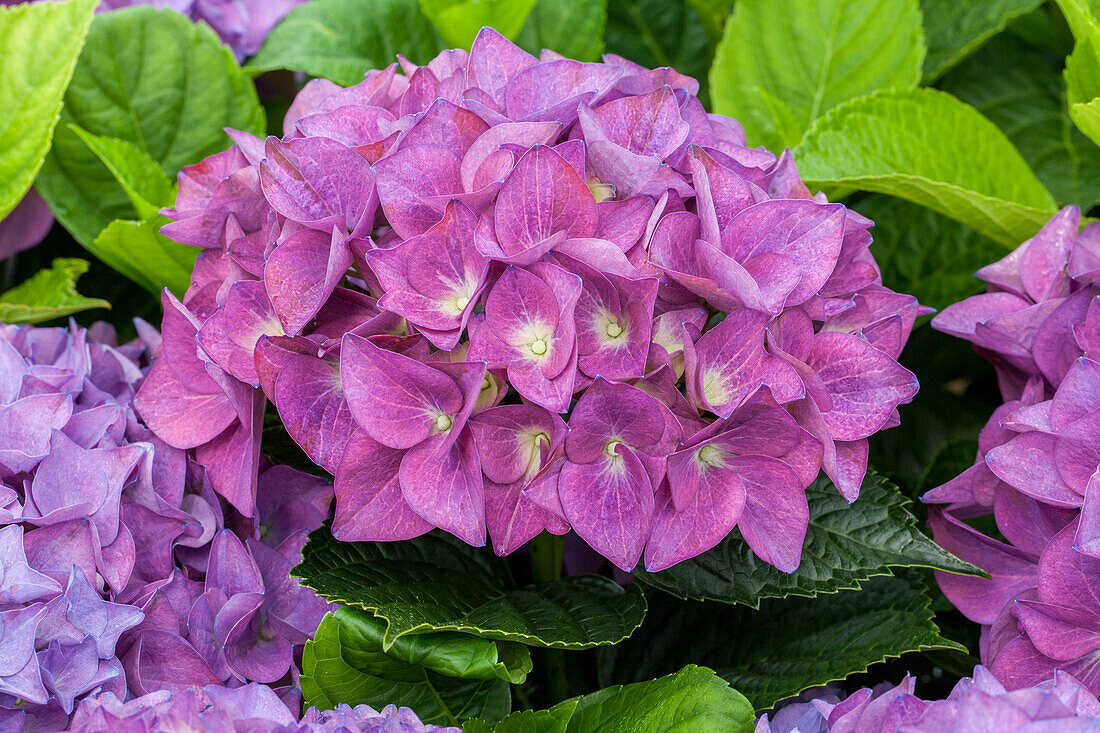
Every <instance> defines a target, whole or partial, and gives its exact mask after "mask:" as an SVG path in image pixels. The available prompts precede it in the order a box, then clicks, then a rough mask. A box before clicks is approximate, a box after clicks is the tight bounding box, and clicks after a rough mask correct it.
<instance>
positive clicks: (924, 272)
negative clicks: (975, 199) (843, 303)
mask: <svg viewBox="0 0 1100 733" xmlns="http://www.w3.org/2000/svg"><path fill="white" fill-rule="evenodd" d="M852 208H854V209H856V210H857V211H859V213H861V214H863V215H864V216H866V217H869V218H870V219H872V220H873V221H874V222H875V228H874V229H872V230H871V234H872V235H873V236H874V238H875V241H874V244H873V245H871V252H872V253H873V254H874V255H875V260H876V261H877V262H878V264H879V267H880V268H881V269H882V281H883V282H884V283H885V284H886V285H887V286H888V287H890V288H892V289H894V290H896V291H897V292H899V293H911V294H912V295H915V296H917V300H919V301H920V302H921V303H922V304H924V305H929V306H932V307H933V308H936V309H937V310H942V309H943V308H945V307H947V306H948V305H951V304H952V303H957V302H959V301H960V300H962V299H963V298H966V297H968V296H970V295H974V294H975V293H979V292H981V291H982V290H984V289H985V283H984V282H982V281H981V280H979V279H978V278H976V277H974V273H975V272H976V271H977V270H978V269H979V268H981V267H984V266H985V265H988V264H989V263H990V262H994V261H995V260H998V259H1000V258H1001V257H1003V256H1004V248H1003V247H1002V246H1001V245H1000V244H998V243H997V242H994V241H993V240H992V239H990V238H988V237H986V236H983V235H981V234H978V233H977V232H975V231H974V230H973V229H971V228H970V227H967V226H965V225H963V224H960V223H959V222H957V221H953V220H951V219H948V218H947V217H946V216H944V215H943V214H938V213H936V212H935V211H932V210H931V209H926V208H924V207H923V206H918V205H917V204H912V203H909V202H908V201H900V200H898V199H895V198H891V197H889V196H884V195H881V194H871V195H870V196H867V197H866V198H864V199H862V200H860V201H858V202H856V203H853V204H852Z"/></svg>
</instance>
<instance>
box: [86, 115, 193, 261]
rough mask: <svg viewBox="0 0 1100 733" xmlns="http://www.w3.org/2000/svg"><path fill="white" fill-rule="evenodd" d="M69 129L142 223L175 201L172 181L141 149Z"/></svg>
mask: <svg viewBox="0 0 1100 733" xmlns="http://www.w3.org/2000/svg"><path fill="white" fill-rule="evenodd" d="M69 129H71V130H72V131H73V132H75V133H76V134H77V137H79V138H80V139H81V140H83V141H84V144H85V145H87V146H88V148H89V149H91V151H92V152H93V153H95V156H96V157H97V158H99V159H100V160H101V161H102V162H103V165H105V166H107V170H109V171H110V172H111V175H113V176H114V177H115V180H116V181H118V185H120V186H122V190H123V191H125V192H126V196H127V197H128V198H129V199H130V203H131V204H132V205H133V207H134V209H135V210H136V211H137V213H138V216H140V217H141V218H142V219H149V218H151V217H153V216H154V215H155V214H156V213H157V211H159V210H160V209H162V208H164V207H166V206H171V205H172V202H173V201H175V199H176V191H175V186H173V185H172V181H170V180H169V179H168V176H166V175H164V171H163V170H161V168H160V166H159V165H157V162H156V161H155V160H153V159H152V158H150V157H149V156H148V155H147V154H146V153H145V152H144V151H142V150H141V148H139V147H138V146H136V145H134V144H133V143H129V142H126V141H125V140H119V139H118V138H113V137H103V136H101V135H93V134H92V133H90V132H88V131H87V130H85V129H83V128H81V127H80V126H78V125H69ZM178 246H181V247H182V246H184V245H178ZM188 249H193V248H191V247H188Z"/></svg>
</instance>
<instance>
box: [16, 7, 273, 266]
mask: <svg viewBox="0 0 1100 733" xmlns="http://www.w3.org/2000/svg"><path fill="white" fill-rule="evenodd" d="M61 120H62V122H63V123H64V124H62V125H61V126H59V127H58V129H57V132H56V134H55V136H54V145H53V149H52V150H51V151H50V154H49V156H47V158H46V163H45V165H44V166H43V168H42V173H41V174H40V175H39V178H38V187H39V190H40V191H41V192H42V196H43V197H44V198H45V199H46V201H47V202H48V203H49V204H50V209H52V210H53V212H54V215H55V216H57V218H58V219H59V220H60V221H61V223H62V224H63V225H64V226H65V228H66V229H68V230H69V231H70V232H71V233H72V234H73V236H74V237H76V239H77V240H78V241H79V242H80V243H81V244H83V245H84V246H85V247H88V248H89V249H92V251H93V253H94V254H98V253H97V252H95V249H94V247H95V239H96V237H97V236H98V235H99V233H100V232H101V231H103V229H104V227H106V226H107V224H109V223H110V222H111V221H113V220H115V219H135V218H137V211H136V210H135V208H134V206H133V204H131V202H130V199H129V197H128V196H127V195H126V192H125V191H124V190H123V188H122V186H120V185H119V184H118V182H117V181H116V180H115V177H114V176H113V175H112V174H111V171H110V170H108V169H107V167H106V166H105V165H104V164H103V162H102V161H101V160H100V159H99V158H98V157H97V156H96V155H95V153H93V152H92V151H91V150H90V149H89V148H88V146H87V145H85V144H84V141H82V140H81V139H80V138H79V137H78V136H77V134H76V133H75V132H73V131H72V130H71V129H69V127H68V125H69V124H70V123H71V124H76V125H78V126H79V127H81V128H83V129H84V130H86V131H87V132H89V133H91V134H93V135H99V136H104V137H109V138H116V139H118V140H123V141H126V142H129V143H131V144H133V145H134V146H136V147H137V148H138V149H139V150H141V151H142V152H143V153H145V154H146V155H147V156H148V157H149V158H150V159H152V160H153V161H155V162H156V163H157V164H158V165H159V166H160V167H161V168H162V169H163V171H164V173H165V174H166V175H167V176H169V178H174V177H175V175H176V173H177V172H178V171H179V169H180V168H181V167H182V166H184V165H187V164H190V163H197V162H198V161H199V160H201V159H202V158H203V157H205V156H207V155H210V154H211V153H215V152H218V151H220V150H224V149H225V148H226V147H228V144H229V139H228V138H227V137H226V135H225V132H224V130H223V128H225V127H233V128H237V129H241V130H247V131H249V132H252V133H255V134H262V133H263V131H264V114H263V108H261V107H260V104H259V101H258V99H257V97H256V90H255V88H254V87H253V85H252V80H251V79H250V78H249V77H248V75H246V74H244V73H243V72H242V71H241V70H240V69H239V68H238V67H237V62H236V60H235V59H234V58H233V54H232V52H231V51H230V50H229V49H228V48H227V47H226V46H224V45H222V43H221V41H220V40H218V37H217V35H215V34H214V32H213V31H212V30H210V27H209V26H207V25H206V24H205V23H192V22H191V21H190V20H188V19H187V18H185V17H183V16H182V15H180V14H179V13H176V12H175V11H172V10H162V11H158V10H154V9H152V8H150V7H145V6H143V7H134V8H124V9H122V10H115V11H112V12H110V13H101V14H99V15H97V16H96V19H95V22H94V23H92V28H91V30H90V31H89V32H88V38H87V42H86V44H85V46H84V51H83V52H82V53H81V55H80V60H79V61H78V62H77V66H76V72H75V73H74V74H73V80H72V82H71V83H70V84H69V88H68V91H67V92H66V93H65V107H64V110H63V111H62V115H61Z"/></svg>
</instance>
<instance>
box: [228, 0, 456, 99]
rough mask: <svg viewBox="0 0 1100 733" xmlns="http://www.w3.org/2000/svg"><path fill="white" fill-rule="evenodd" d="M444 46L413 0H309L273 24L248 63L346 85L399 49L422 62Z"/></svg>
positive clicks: (384, 62) (385, 62) (381, 65)
mask: <svg viewBox="0 0 1100 733" xmlns="http://www.w3.org/2000/svg"><path fill="white" fill-rule="evenodd" d="M442 47H443V43H442V40H441V39H440V38H439V35H438V34H437V33H436V32H435V29H433V28H432V24H431V23H429V22H428V19H427V18H425V17H424V16H423V15H421V14H420V6H419V4H418V3H417V0H312V1H311V2H308V3H305V4H304V5H301V6H299V7H297V8H295V9H294V10H293V11H291V12H290V14H289V15H287V17H286V18H284V19H283V21H282V22H281V23H280V24H279V25H278V26H276V27H275V30H273V31H272V32H271V35H269V36H268V37H267V40H266V41H264V45H263V46H262V47H261V48H260V50H259V52H258V53H257V54H256V55H255V56H253V57H252V59H251V60H250V61H249V62H248V67H249V68H252V69H258V70H264V71H266V70H269V69H293V70H294V71H304V72H305V73H307V74H310V75H312V76H319V77H323V78H325V79H330V80H332V81H334V82H336V83H337V84H344V85H345V86H348V85H351V84H357V83H358V82H361V81H363V75H364V74H366V73H367V71H368V70H370V69H381V68H384V67H385V66H387V65H389V64H391V63H393V61H394V59H395V57H396V56H397V54H402V55H404V56H405V57H406V58H408V59H410V60H412V61H413V62H414V63H418V64H423V63H427V62H428V61H429V60H430V59H431V58H432V57H433V56H434V55H435V54H436V53H437V52H438V51H439V50H440V49H441V48H442Z"/></svg>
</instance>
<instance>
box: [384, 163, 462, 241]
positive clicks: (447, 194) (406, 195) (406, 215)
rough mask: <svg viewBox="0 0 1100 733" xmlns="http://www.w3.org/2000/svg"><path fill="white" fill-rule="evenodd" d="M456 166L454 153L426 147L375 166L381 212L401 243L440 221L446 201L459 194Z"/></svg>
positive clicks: (459, 184)
mask: <svg viewBox="0 0 1100 733" xmlns="http://www.w3.org/2000/svg"><path fill="white" fill-rule="evenodd" d="M460 164H461V162H460V159H459V157H458V155H457V154H456V153H454V152H451V151H449V150H444V149H439V148H434V147H427V146H418V147H412V148H402V149H401V150H398V151H397V152H396V153H393V154H391V155H388V156H386V157H385V158H382V160H380V161H378V162H377V163H375V169H374V170H375V175H376V176H377V179H378V198H379V199H380V201H381V203H382V210H383V211H384V212H385V214H386V221H388V222H389V224H390V226H392V227H393V229H394V231H395V232H397V233H398V234H399V235H400V236H401V238H402V239H408V238H409V237H413V236H416V235H417V234H421V233H423V232H426V231H428V230H429V229H430V228H431V227H432V226H433V225H435V223H436V222H438V221H439V220H440V218H442V216H443V208H444V206H446V203H447V201H448V200H450V199H451V198H452V197H454V195H455V194H458V193H460V192H461V190H462V189H461V186H462V183H461V182H460V180H459V165H460Z"/></svg>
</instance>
